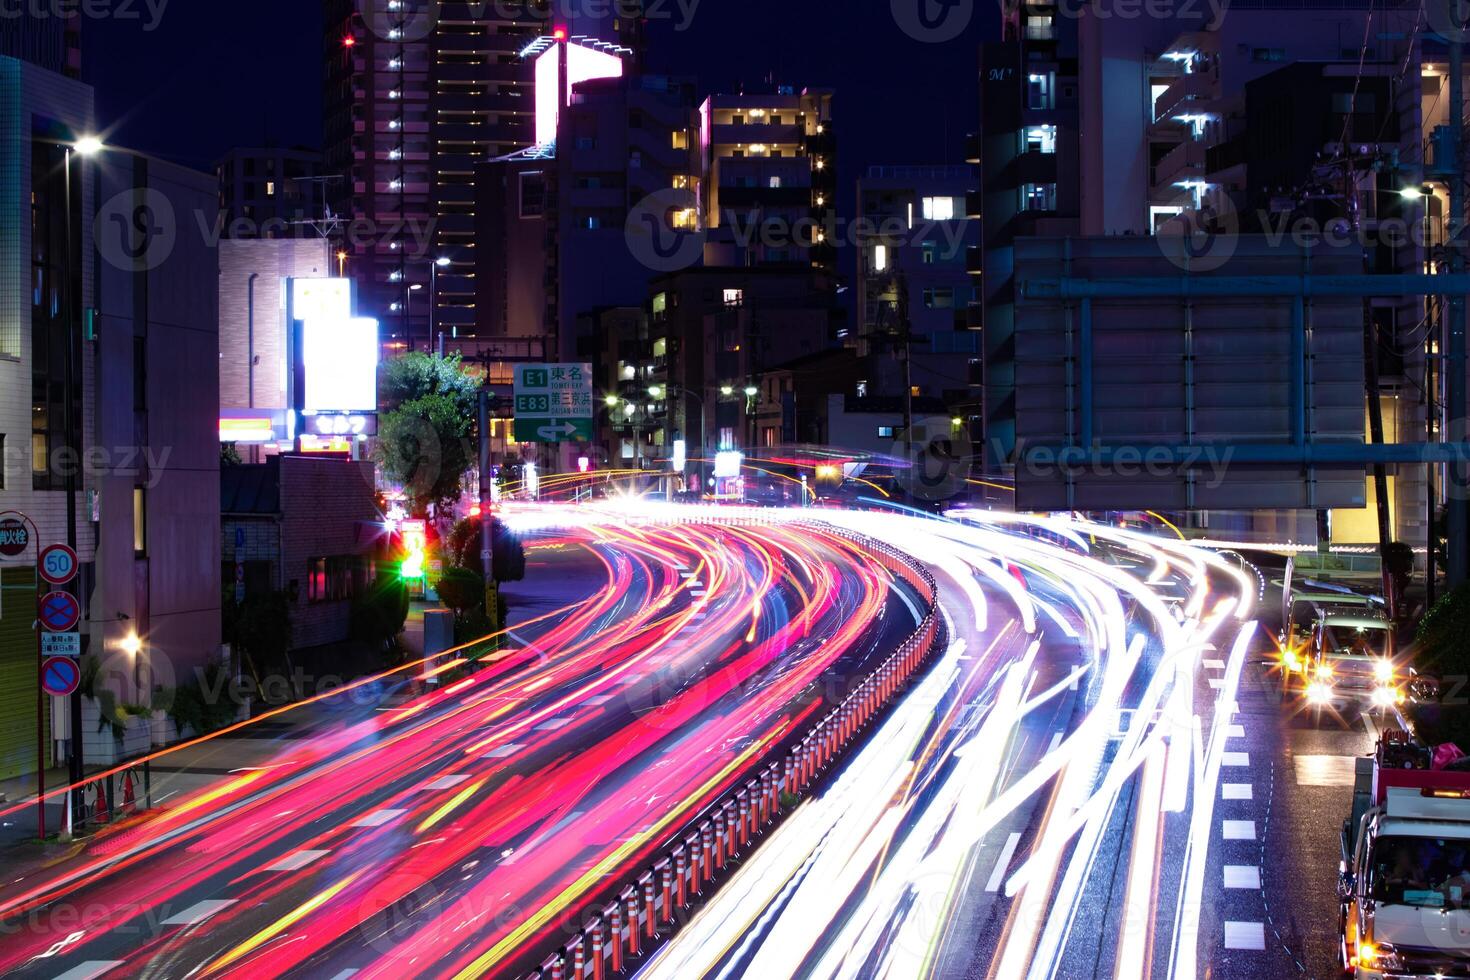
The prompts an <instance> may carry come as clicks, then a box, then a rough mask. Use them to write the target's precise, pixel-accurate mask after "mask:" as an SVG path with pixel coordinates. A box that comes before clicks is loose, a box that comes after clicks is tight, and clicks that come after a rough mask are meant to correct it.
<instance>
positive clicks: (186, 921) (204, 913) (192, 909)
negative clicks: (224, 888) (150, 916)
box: [163, 898, 236, 926]
mask: <svg viewBox="0 0 1470 980" xmlns="http://www.w3.org/2000/svg"><path fill="white" fill-rule="evenodd" d="M235 901H236V900H235V899H233V898H209V899H205V900H204V901H202V902H195V903H194V904H193V905H191V906H189V907H188V908H186V909H184V911H182V912H179V913H178V914H176V915H171V916H169V917H168V918H167V919H164V920H163V925H166V926H192V925H194V924H195V923H197V922H203V921H204V920H205V919H207V918H209V917H210V916H211V915H214V914H215V913H216V912H222V911H224V910H225V909H227V908H229V907H230V906H231V905H234V904H235Z"/></svg>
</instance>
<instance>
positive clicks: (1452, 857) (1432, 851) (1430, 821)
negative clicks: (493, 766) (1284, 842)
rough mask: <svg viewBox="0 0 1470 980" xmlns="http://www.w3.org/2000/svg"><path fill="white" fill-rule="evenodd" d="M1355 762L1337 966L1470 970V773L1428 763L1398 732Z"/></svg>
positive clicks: (1441, 972)
mask: <svg viewBox="0 0 1470 980" xmlns="http://www.w3.org/2000/svg"><path fill="white" fill-rule="evenodd" d="M1358 763H1359V765H1358V772H1357V782H1356V785H1355V788H1354V794H1353V811H1352V816H1351V817H1350V818H1349V819H1347V820H1345V821H1344V822H1343V827H1342V863H1341V864H1340V865H1339V867H1338V898H1339V899H1340V901H1341V911H1342V914H1341V934H1342V944H1341V955H1342V965H1343V969H1344V971H1345V972H1346V973H1347V974H1349V975H1353V976H1356V977H1358V978H1360V980H1390V978H1392V980H1399V978H1410V977H1424V978H1431V977H1470V771H1433V770H1430V769H1429V768H1428V764H1429V756H1428V751H1427V749H1424V748H1423V747H1422V746H1418V745H1416V744H1414V743H1413V742H1412V741H1411V740H1410V739H1409V737H1408V736H1407V735H1406V734H1404V733H1401V732H1392V733H1389V734H1387V735H1385V737H1384V738H1383V739H1381V740H1380V741H1379V745H1378V750H1377V752H1376V754H1375V755H1374V757H1373V758H1371V759H1370V758H1363V759H1360V760H1358Z"/></svg>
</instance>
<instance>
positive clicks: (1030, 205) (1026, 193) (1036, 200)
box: [1021, 184, 1057, 211]
mask: <svg viewBox="0 0 1470 980" xmlns="http://www.w3.org/2000/svg"><path fill="white" fill-rule="evenodd" d="M1056 209H1057V185H1056V184H1022V185H1021V210H1022V211H1055V210H1056Z"/></svg>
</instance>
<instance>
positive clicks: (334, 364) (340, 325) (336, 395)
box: [301, 317, 378, 415]
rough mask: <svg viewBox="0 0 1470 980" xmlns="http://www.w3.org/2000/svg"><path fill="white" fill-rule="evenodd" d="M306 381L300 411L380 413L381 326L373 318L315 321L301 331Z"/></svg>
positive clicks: (314, 412)
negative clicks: (379, 333)
mask: <svg viewBox="0 0 1470 980" xmlns="http://www.w3.org/2000/svg"><path fill="white" fill-rule="evenodd" d="M301 362H302V367H303V370H304V374H305V378H304V384H303V389H304V390H303V391H302V410H303V411H304V412H305V413H306V414H308V415H311V414H317V413H333V412H336V413H348V414H350V413H360V412H376V411H377V410H378V321H377V320H374V319H372V318H370V317H336V318H325V317H315V318H312V319H308V320H306V321H305V322H304V323H303V324H302V327H301Z"/></svg>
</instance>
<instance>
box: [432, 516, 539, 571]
mask: <svg viewBox="0 0 1470 980" xmlns="http://www.w3.org/2000/svg"><path fill="white" fill-rule="evenodd" d="M490 541H491V549H492V551H493V552H494V567H493V568H492V569H491V571H492V572H494V574H495V581H497V582H519V581H520V580H521V579H523V578H525V577H526V549H525V547H524V546H522V544H521V539H520V538H519V537H517V536H516V535H514V534H512V533H511V530H510V528H508V527H506V526H505V523H504V522H503V521H501V520H500V518H498V517H492V518H490ZM444 548H445V559H446V560H447V561H448V562H449V564H450V565H452V566H453V567H455V568H465V569H469V570H470V571H472V572H475V573H476V574H483V568H482V566H481V562H480V518H478V517H467V518H465V519H464V520H462V521H457V522H455V525H454V527H453V528H451V529H450V531H449V538H448V539H447V540H446V541H445V542H444Z"/></svg>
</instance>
